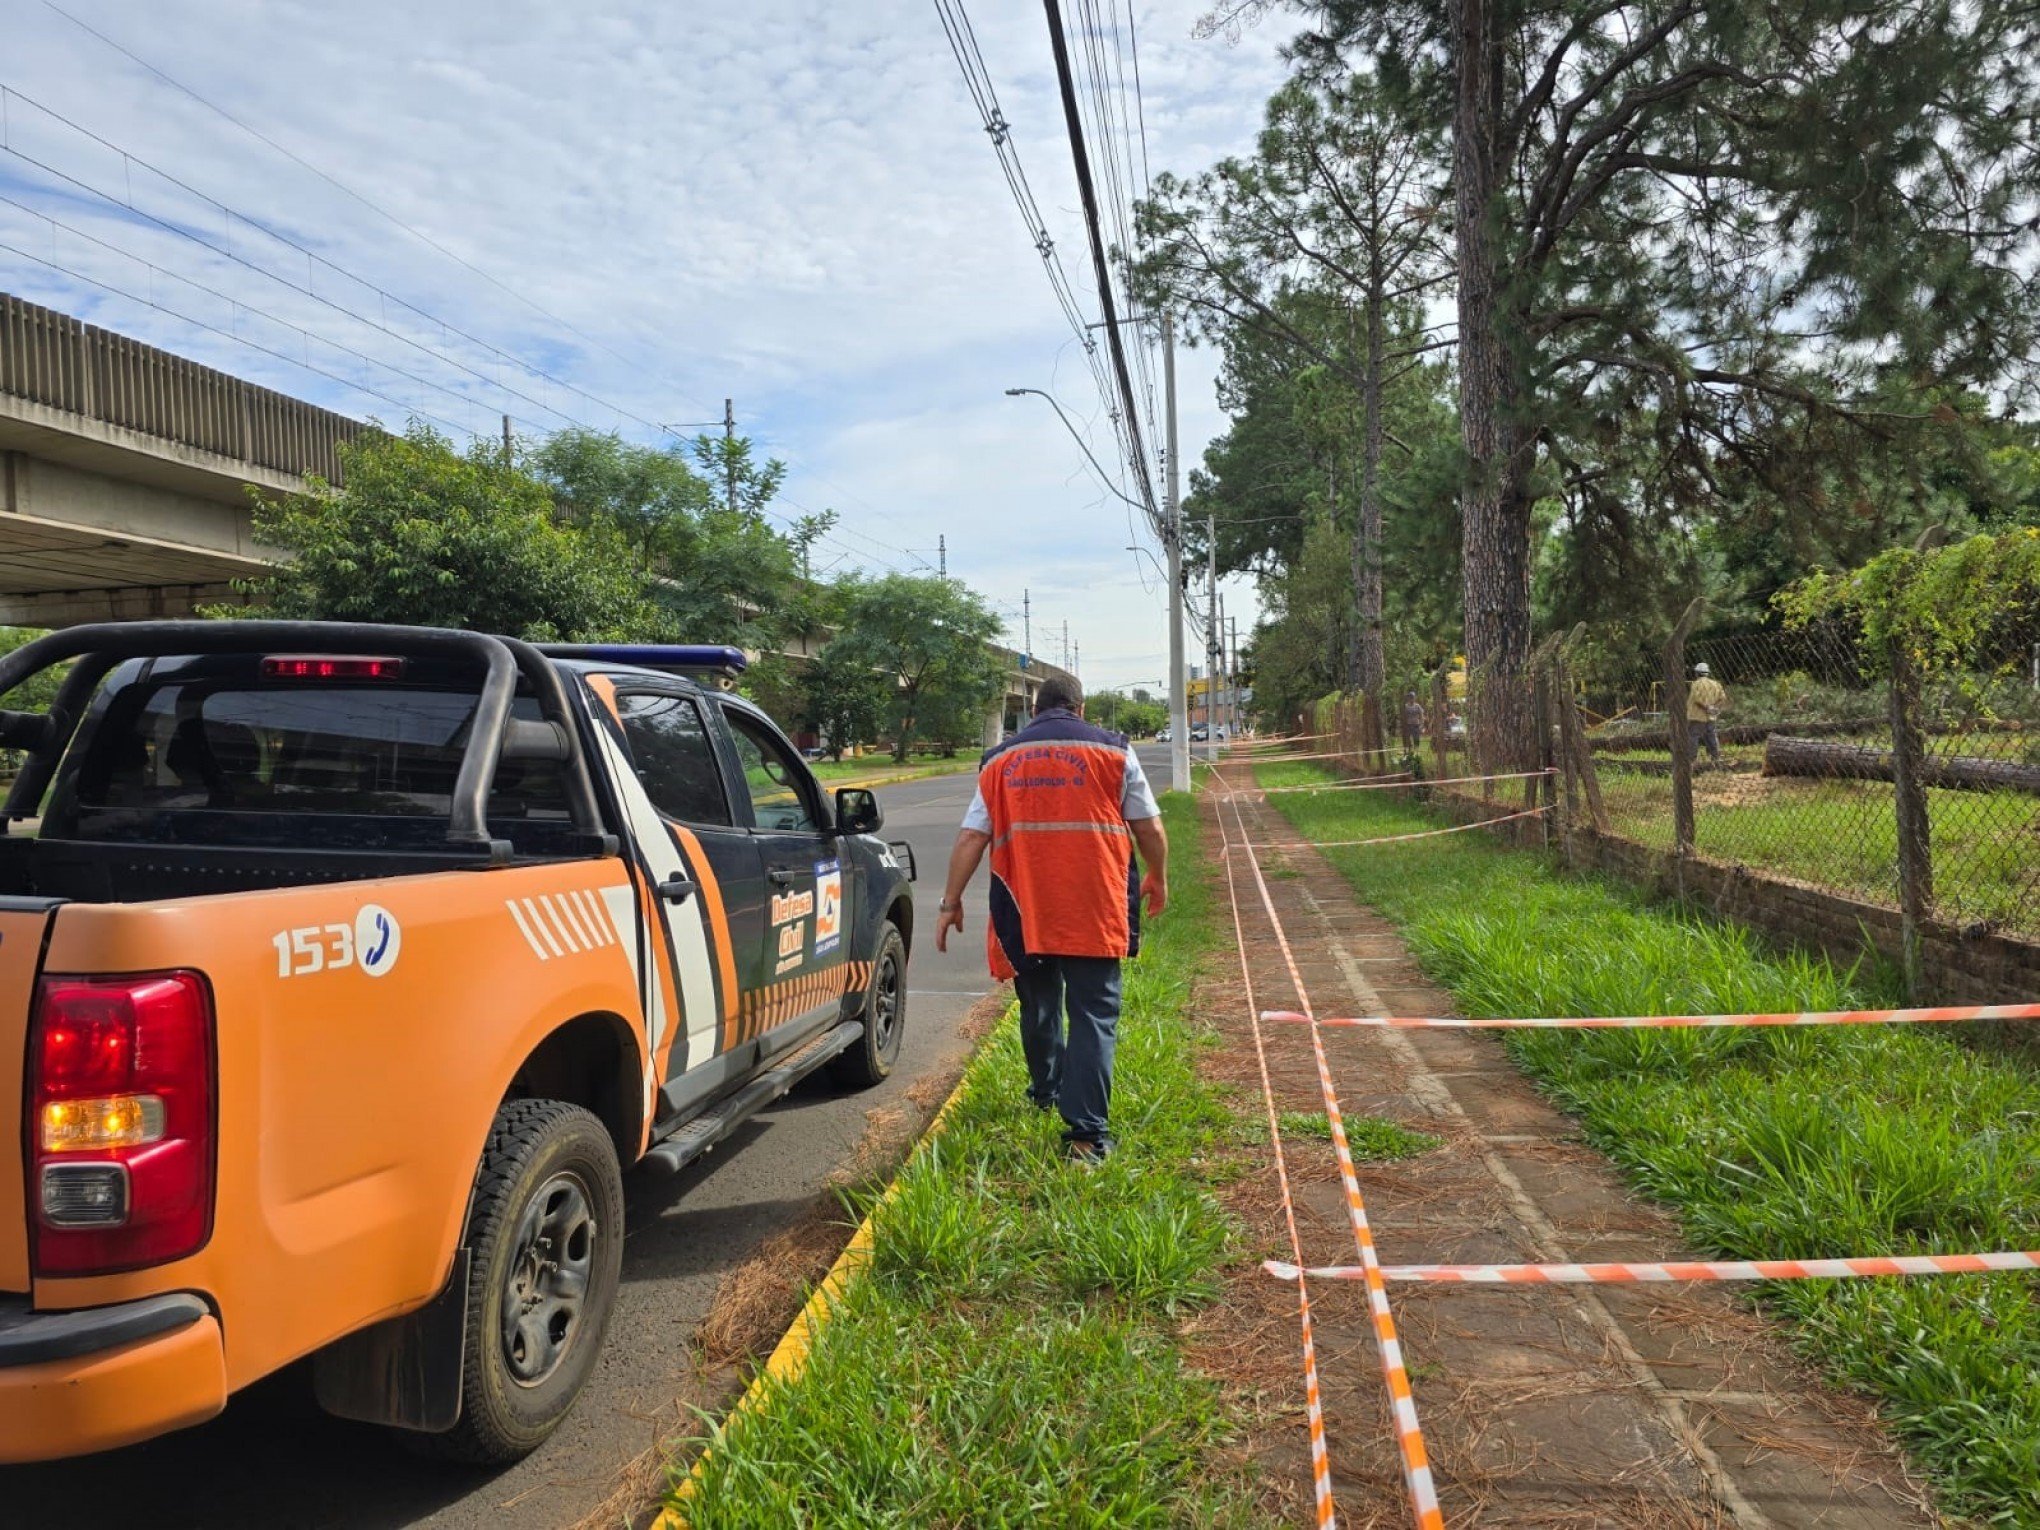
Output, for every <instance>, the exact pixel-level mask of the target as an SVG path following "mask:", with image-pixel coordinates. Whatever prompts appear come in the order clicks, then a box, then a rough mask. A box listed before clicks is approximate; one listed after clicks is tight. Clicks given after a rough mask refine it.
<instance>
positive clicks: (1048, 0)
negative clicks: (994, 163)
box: [1042, 0, 1160, 525]
mask: <svg viewBox="0 0 2040 1530" xmlns="http://www.w3.org/2000/svg"><path fill="white" fill-rule="evenodd" d="M1042 4H1043V6H1044V7H1045V8H1046V10H1047V13H1048V31H1049V39H1050V41H1051V43H1052V44H1053V45H1054V50H1055V69H1056V77H1057V80H1058V82H1059V84H1060V85H1061V88H1062V98H1063V117H1064V119H1065V121H1066V123H1067V124H1068V127H1069V135H1070V153H1071V156H1072V158H1073V159H1074V160H1075V163H1076V170H1077V191H1078V193H1079V194H1080V196H1081V197H1082V199H1083V204H1084V226H1085V229H1086V231H1087V232H1088V233H1089V235H1090V238H1091V260H1092V264H1093V265H1094V266H1095V267H1096V268H1097V276H1098V301H1099V304H1100V306H1102V307H1103V309H1104V311H1105V326H1106V328H1105V344H1106V348H1107V349H1108V350H1109V351H1110V352H1111V353H1112V368H1113V372H1114V374H1115V376H1116V378H1117V380H1118V383H1119V394H1120V399H1121V401H1122V403H1123V405H1124V407H1125V410H1126V429H1127V433H1128V434H1129V435H1130V436H1131V437H1132V438H1133V440H1132V444H1133V451H1132V452H1131V454H1130V455H1131V456H1132V458H1133V460H1134V461H1136V462H1137V463H1139V464H1140V490H1141V497H1142V499H1143V500H1144V501H1145V502H1146V504H1147V507H1148V515H1149V517H1150V518H1151V519H1153V520H1155V521H1156V523H1157V524H1158V525H1159V522H1160V514H1159V512H1158V511H1157V510H1156V509H1155V490H1154V483H1153V480H1152V479H1151V478H1150V477H1149V476H1148V462H1147V453H1146V451H1145V449H1144V448H1143V447H1142V446H1141V441H1140V419H1139V412H1138V406H1137V405H1136V403H1135V401H1134V396H1133V384H1132V382H1131V380H1130V379H1129V377H1128V375H1127V367H1126V348H1125V346H1124V345H1123V344H1121V342H1120V338H1119V317H1118V313H1117V311H1116V308H1117V305H1116V304H1115V303H1114V302H1113V299H1112V271H1111V266H1110V265H1109V263H1108V262H1107V260H1106V258H1105V241H1104V236H1103V234H1102V232H1101V231H1100V229H1099V227H1098V195H1097V191H1096V189H1095V188H1094V187H1093V185H1092V183H1091V165H1090V160H1089V158H1088V156H1087V155H1086V154H1085V152H1084V126H1083V122H1082V120H1081V119H1080V115H1079V112H1078V108H1077V94H1076V82H1075V81H1074V80H1073V79H1072V78H1071V75H1070V54H1069V46H1068V43H1067V41H1066V40H1065V38H1064V36H1063V27H1062V9H1061V7H1060V6H1059V5H1058V4H1057V0H1042Z"/></svg>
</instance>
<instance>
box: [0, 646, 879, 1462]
mask: <svg viewBox="0 0 2040 1530" xmlns="http://www.w3.org/2000/svg"><path fill="white" fill-rule="evenodd" d="M67 663H68V665H69V669H68V672H67V674H66V675H65V678H64V679H63V682H62V684H61V687H60V689H59V691H58V693H57V696H56V699H55V700H54V702H52V704H51V705H50V707H49V708H48V710H47V711H46V712H0V747H4V748H11V749H15V750H18V751H21V752H22V760H23V763H22V766H21V769H20V772H19V774H18V776H17V777H16V779H15V782H14V784H13V787H12V788H11V791H10V792H9V794H8V796H7V798H6V801H5V803H4V806H0V1102H4V1103H0V1113H4V1112H5V1111H8V1110H13V1109H14V1108H15V1106H14V1102H16V1101H19V1102H20V1104H19V1110H20V1115H19V1117H18V1118H17V1119H14V1120H5V1119H4V1115H0V1461H30V1460H40V1459H47V1458H51V1457H56V1456H65V1455H75V1454H79V1453H82V1452H86V1451H94V1450H102V1449H106V1448H108V1447H110V1446H116V1445H121V1444H125V1443H128V1442H130V1441H135V1440H140V1439H144V1438H147V1437H149V1436H151V1435H156V1434H160V1433H163V1432H165V1431H167V1430H171V1429H176V1428H179V1427H182V1426H185V1425H189V1424H194V1423H197V1422H199V1421H200V1420H203V1419H206V1418H209V1417H211V1416H212V1415H214V1414H216V1413H218V1412H219V1411H220V1409H221V1408H222V1407H224V1406H225V1404H226V1400H227V1397H228V1396H229V1394H231V1393H232V1392H234V1391H235V1390H236V1389H238V1388H240V1387H243V1386H246V1385H247V1384H248V1383H249V1382H251V1381H254V1380H256V1379H257V1378H258V1377H261V1376H263V1375H266V1374H268V1373H270V1372H272V1371H274V1370H276V1369H277V1368H278V1367H280V1366H283V1365H285V1364H288V1363H290V1362H292V1361H294V1360H297V1359H300V1358H301V1357H304V1356H307V1355H310V1356H313V1357H315V1358H314V1363H313V1368H312V1369H313V1375H314V1378H315V1384H316V1387H317V1392H318V1396H319V1400H320V1402H321V1403H322V1404H323V1405H324V1406H325V1407H326V1408H327V1409H328V1410H329V1411H331V1412H334V1413H336V1414H340V1415H342V1416H345V1417H348V1418H356V1419H365V1420H369V1421H372V1422H378V1423H383V1424H388V1425H392V1426H396V1427H398V1428H400V1429H403V1430H405V1431H409V1432H410V1434H411V1436H412V1437H413V1438H415V1439H416V1440H417V1441H418V1442H419V1443H421V1444H422V1445H423V1446H424V1447H425V1448H427V1449H428V1450H430V1451H432V1452H434V1453H438V1454H443V1455H446V1456H448V1457H450V1458H453V1459H458V1460H467V1461H503V1460H509V1459H512V1458H514V1457H516V1456H519V1455H521V1454H523V1453H525V1452H527V1451H530V1450H531V1449H533V1448H534V1447H535V1446H536V1445H538V1444H539V1443H540V1442H541V1441H542V1440H544V1439H545V1437H546V1436H547V1434H548V1433H550V1432H551V1430H552V1429H553V1428H554V1427H555V1426H556V1425H557V1424H558V1423H559V1421H560V1420H561V1418H563V1417H564V1416H565V1414H566V1413H567V1411H568V1410H569V1409H570V1408H571V1407H572V1405H573V1402H574V1399H575V1398H576V1396H577V1395H578V1394H579V1392H580V1390H581V1388H582V1386H583V1384H584V1383H585V1382H586V1381H587V1379H588V1376H589V1374H590V1372H591V1371H592V1370H593V1368H594V1365H595V1361H596V1358H597V1355H598V1352H599V1350H600V1348H601V1345H602V1342H603V1336H604V1330H605V1328H606V1326H607V1324H608V1321H609V1316H610V1312H611V1310H612V1308H613V1306H614V1304H615V1300H616V1292H617V1283H618V1278H619V1270H620V1265H621V1257H622V1248H623V1234H624V1226H623V1220H624V1212H623V1189H622V1184H621V1166H622V1165H624V1164H631V1163H638V1162H645V1163H648V1164H650V1165H654V1166H659V1167H663V1168H665V1169H669V1170H676V1169H678V1168H679V1167H681V1166H682V1165H684V1164H686V1163H687V1162H689V1161H690V1160H691V1159H693V1158H694V1157H696V1156H698V1155H699V1154H701V1153H704V1152H706V1151H708V1150H709V1149H710V1148H712V1147H714V1146H715V1145H716V1143H718V1142H719V1141H721V1140H722V1139H723V1138H724V1137H726V1136H727V1135H728V1134H729V1132H730V1131H731V1130H732V1129H733V1128H734V1127H735V1126H736V1125H737V1123H738V1122H740V1121H741V1120H742V1119H743V1118H744V1117H745V1116H746V1115H748V1114H749V1113H750V1112H752V1111H754V1110H756V1109H758V1108H759V1107H760V1106H761V1105H764V1104H766V1103H768V1102H769V1101H771V1100H773V1099H776V1098H777V1097H778V1096H779V1095H781V1094H783V1093H785V1092H786V1090H787V1089H789V1088H791V1087H792V1085H793V1084H794V1083H795V1082H796V1081H798V1080H799V1079H800V1078H802V1077H803V1076H805V1075H806V1074H808V1073H810V1072H812V1071H813V1070H815V1069H817V1068H819V1067H822V1066H823V1065H827V1066H829V1067H830V1068H831V1070H832V1071H833V1072H834V1073H835V1074H836V1075H837V1076H838V1077H839V1078H840V1079H841V1080H843V1081H844V1082H845V1083H847V1084H850V1085H853V1086H855V1085H868V1084H872V1083H876V1082H877V1081H879V1080H880V1079H882V1078H884V1077H885V1076H886V1075H887V1073H888V1072H889V1071H890V1069H891V1068H892V1066H893V1063H894V1060H895V1058H896V1057H897V1055H898V1051H899V1045H900V1036H901V1029H902V1026H903V1025H904V1023H905V1011H904V1006H905V999H906V981H905V969H906V961H907V952H908V949H909V946H910V944H911V941H912V939H913V901H912V891H911V888H910V886H909V883H910V881H911V877H912V872H911V864H912V862H911V854H910V853H905V852H904V847H894V846H889V845H887V844H886V843H885V842H883V841H882V840H880V839H878V838H877V837H875V831H876V830H877V829H878V828H879V827H880V814H879V807H878V803H877V801H876V799H875V798H874V797H873V796H872V795H871V793H869V792H866V791H860V790H855V789H844V790H840V791H838V792H836V793H835V794H834V796H833V798H832V797H829V796H826V795H825V794H824V793H823V792H822V791H821V789H820V788H819V786H818V785H817V783H816V782H815V779H814V777H813V775H812V774H811V773H810V772H809V770H808V769H807V767H806V765H805V764H804V763H803V762H802V760H801V758H800V755H799V753H798V751H796V750H795V749H793V748H792V746H791V745H789V744H788V743H787V741H786V740H785V738H784V737H782V736H781V734H780V732H779V730H778V729H777V728H775V727H774V726H773V725H772V723H771V721H770V720H769V719H768V718H767V717H766V716H765V715H764V714H763V713H762V712H760V711H759V710H758V709H757V708H755V707H753V706H751V705H750V704H748V703H747V702H745V701H742V700H740V699H738V698H737V697H736V696H734V695H731V694H728V693H727V691H726V689H725V687H726V685H727V681H728V678H729V676H730V675H732V674H733V673H734V671H735V670H737V669H740V668H741V667H742V663H743V659H742V655H741V654H739V653H738V652H737V651H735V650H732V649H720V648H711V649H699V648H684V649H676V648H639V647H618V648H600V647H589V648H550V649H543V650H541V649H539V648H534V647H532V646H530V645H527V644H524V643H520V642H515V641H511V640H508V639H503V638H493V637H486V636H482V635H480V634H476V633H467V632H453V631H442V630H436V629H428V628H407V627H375V626H363V625H351V624H331V623H310V622H260V621H247V622H137V623H131V624H120V625H106V626H96V627H79V628H73V629H70V630H68V631H64V632H59V633H55V634H52V635H51V636H49V637H46V638H42V639H39V640H38V641H36V642H33V643H31V644H29V645H27V646H26V647H24V648H21V649H18V650H17V651H15V652H14V653H13V654H11V655H9V656H8V657H6V658H5V659H0V700H4V698H5V696H6V693H7V692H9V691H10V690H12V689H13V688H14V687H15V686H17V685H19V684H20V683H21V682H22V681H23V680H25V679H27V678H29V677H30V676H32V675H35V674H38V673H41V672H42V671H44V670H47V669H50V668H52V667H54V666H58V665H62V664H67ZM35 820H39V826H38V827H37V828H36V829H35V830H34V832H22V831H21V830H19V829H18V828H17V827H16V826H17V825H18V824H22V823H25V822H29V821H35Z"/></svg>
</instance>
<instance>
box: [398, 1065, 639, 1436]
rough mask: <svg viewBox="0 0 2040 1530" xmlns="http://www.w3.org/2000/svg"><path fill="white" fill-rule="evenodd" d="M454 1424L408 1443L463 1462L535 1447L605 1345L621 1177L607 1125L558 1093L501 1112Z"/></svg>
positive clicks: (483, 1189)
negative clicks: (561, 1098)
mask: <svg viewBox="0 0 2040 1530" xmlns="http://www.w3.org/2000/svg"><path fill="white" fill-rule="evenodd" d="M467 1248H468V1251H469V1254H470V1260H471V1262H470V1266H469V1274H468V1299H467V1333H466V1339H465V1344H464V1354H463V1360H462V1371H461V1405H460V1420H459V1422H458V1423H456V1424H455V1425H454V1426H453V1428H452V1429H451V1430H449V1431H447V1432H446V1433H445V1434H433V1435H420V1436H414V1439H415V1440H416V1441H417V1443H419V1444H420V1445H422V1446H423V1447H424V1448H425V1449H426V1450H428V1451H430V1452H431V1453H432V1454H434V1455H438V1456H443V1457H446V1458H449V1459H452V1460H457V1461H473V1462H487V1463H496V1462H505V1461H514V1460H516V1459H518V1458H519V1457H520V1456H525V1455H528V1454H530V1453H531V1452H532V1451H533V1450H535V1449H537V1448H538V1446H539V1445H541V1444H542V1443H544V1441H545V1438H546V1436H547V1435H549V1434H551V1433H552V1432H553V1430H554V1429H555V1428H557V1427H558V1425H559V1423H560V1420H562V1419H563V1418H565V1417H566V1416H567V1412H568V1410H569V1409H570V1408H572V1407H573V1405H574V1400H575V1399H576V1398H577V1397H579V1396H580V1394H581V1389H582V1387H583V1386H585V1385H586V1384H587V1381H588V1377H589V1374H590V1373H591V1372H592V1371H593V1370H594V1368H595V1362H596V1359H597V1358H598V1357H599V1356H600V1354H601V1352H602V1340H603V1335H604V1334H605V1333H606V1331H607V1330H608V1327H609V1317H610V1314H611V1312H612V1311H614V1309H615V1307H616V1291H617V1285H618V1281H619V1279H620V1277H621V1273H622V1269H623V1174H622V1171H621V1169H620V1168H619V1167H618V1165H617V1161H616V1148H615V1145H614V1144H613V1143H612V1142H611V1141H610V1139H609V1131H608V1129H607V1128H606V1127H604V1126H603V1124H602V1123H601V1122H600V1121H599V1120H597V1119H596V1118H595V1116H594V1115H593V1114H592V1113H590V1112H589V1111H586V1110H583V1109H582V1108H581V1107H580V1106H578V1105H569V1104H566V1103H564V1102H562V1101H559V1100H513V1101H511V1102H510V1103H509V1104H507V1105H505V1106H504V1107H503V1108H502V1109H501V1110H499V1111H497V1112H496V1121H495V1125H494V1126H492V1127H491V1128H490V1131H489V1145H488V1148H487V1149H486V1150H485V1151H484V1153H483V1154H482V1167H481V1172H480V1175H479V1177H478V1178H477V1180H476V1183H475V1201H474V1211H473V1214H472V1215H471V1217H470V1218H469V1221H468V1234H467Z"/></svg>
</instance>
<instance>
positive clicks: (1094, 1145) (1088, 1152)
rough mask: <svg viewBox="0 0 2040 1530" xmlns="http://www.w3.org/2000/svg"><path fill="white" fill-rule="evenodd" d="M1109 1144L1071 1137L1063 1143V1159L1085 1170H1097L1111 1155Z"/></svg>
mask: <svg viewBox="0 0 2040 1530" xmlns="http://www.w3.org/2000/svg"><path fill="white" fill-rule="evenodd" d="M1111 1151H1112V1147H1111V1145H1110V1144H1109V1143H1104V1142H1093V1141H1091V1139H1090V1138H1088V1137H1071V1138H1069V1139H1067V1140H1066V1141H1065V1142H1064V1143H1063V1157H1065V1158H1067V1159H1068V1160H1069V1161H1070V1162H1071V1163H1073V1164H1077V1165H1079V1166H1081V1167H1083V1168H1086V1169H1091V1168H1096V1167H1097V1166H1098V1165H1099V1164H1101V1163H1103V1162H1104V1161H1105V1159H1106V1156H1107V1155H1108V1154H1110V1153H1111Z"/></svg>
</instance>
